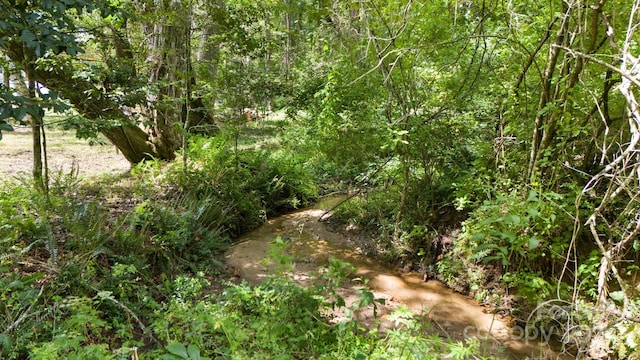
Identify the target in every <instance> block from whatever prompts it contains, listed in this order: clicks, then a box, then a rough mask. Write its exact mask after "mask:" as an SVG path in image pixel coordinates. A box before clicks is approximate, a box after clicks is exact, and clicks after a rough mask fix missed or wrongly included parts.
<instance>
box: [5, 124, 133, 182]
mask: <svg viewBox="0 0 640 360" xmlns="http://www.w3.org/2000/svg"><path fill="white" fill-rule="evenodd" d="M46 135H47V155H48V156H47V160H48V163H49V173H50V175H51V176H52V177H54V176H57V174H68V173H70V172H71V170H72V169H73V168H74V167H76V166H77V169H78V176H79V177H81V178H89V177H94V176H96V175H99V174H104V173H109V174H117V173H125V172H127V171H129V169H130V168H131V165H130V164H129V162H128V161H127V160H126V159H125V158H124V157H123V156H122V154H119V153H117V152H116V149H115V147H114V146H113V145H108V144H102V145H99V144H96V145H90V144H89V142H88V141H87V140H82V139H78V138H76V137H75V134H74V132H72V131H61V130H47V132H46ZM32 168H33V155H32V138H31V129H29V128H25V127H16V129H15V131H12V132H4V131H3V132H2V140H0V180H3V181H4V180H6V179H10V178H12V177H15V176H19V175H20V174H21V173H23V174H27V175H29V176H30V174H31V171H32Z"/></svg>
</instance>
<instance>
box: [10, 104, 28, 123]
mask: <svg viewBox="0 0 640 360" xmlns="http://www.w3.org/2000/svg"><path fill="white" fill-rule="evenodd" d="M25 115H27V109H26V108H24V107H19V108H17V109H15V110H14V111H13V118H14V119H16V120H22V118H24V117H25Z"/></svg>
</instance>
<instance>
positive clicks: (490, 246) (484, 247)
mask: <svg viewBox="0 0 640 360" xmlns="http://www.w3.org/2000/svg"><path fill="white" fill-rule="evenodd" d="M497 248H498V245H496V244H481V245H478V246H476V248H475V249H473V252H474V253H479V252H481V251H483V250H487V249H497Z"/></svg>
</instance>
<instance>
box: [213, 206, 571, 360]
mask: <svg viewBox="0 0 640 360" xmlns="http://www.w3.org/2000/svg"><path fill="white" fill-rule="evenodd" d="M330 205H331V201H329V202H324V203H321V204H319V205H317V206H316V207H314V208H309V209H305V210H301V211H297V212H294V213H291V214H287V215H283V216H280V217H277V218H274V219H271V220H269V221H267V222H266V223H265V224H264V225H262V226H260V227H259V228H257V229H255V230H253V231H251V232H249V233H247V234H245V235H244V236H242V237H241V238H240V239H238V240H239V241H238V243H237V244H236V245H234V246H232V247H231V248H230V249H229V251H228V252H227V254H226V255H225V257H226V262H227V266H228V267H229V268H231V269H232V271H233V273H234V274H236V275H237V276H238V277H239V278H241V279H244V280H246V281H248V282H250V283H253V284H258V283H260V282H262V281H263V280H265V279H267V278H268V277H270V276H272V275H273V273H274V271H275V270H274V269H273V267H271V266H268V265H267V264H266V263H265V261H264V259H265V258H267V256H268V254H269V251H270V245H269V243H270V242H271V241H273V240H274V239H275V238H276V237H281V238H282V239H283V240H284V241H285V242H287V243H288V244H289V245H288V248H287V249H288V252H289V253H290V254H291V255H292V256H293V261H294V267H293V270H292V273H291V274H290V275H291V276H292V277H293V278H294V280H296V281H297V282H298V283H299V284H301V285H305V284H306V283H308V281H309V279H311V278H313V276H314V275H315V274H317V272H318V270H319V269H320V268H322V267H323V266H326V265H327V264H328V262H329V260H330V259H331V258H336V259H338V260H340V261H343V262H348V263H350V264H351V265H353V266H354V267H355V268H356V271H355V273H354V274H353V278H361V279H367V280H368V284H367V286H368V287H369V288H370V290H371V292H372V293H373V294H374V296H375V298H378V299H384V304H382V305H380V304H378V305H377V308H376V311H377V318H376V317H374V309H373V305H370V306H368V307H367V308H364V309H362V310H361V311H359V312H358V313H357V315H356V316H357V319H358V320H359V321H360V323H361V324H362V325H363V326H365V327H367V328H371V327H373V326H378V324H379V326H380V327H381V328H382V329H390V328H393V327H394V323H393V322H392V321H391V320H389V319H388V315H389V314H390V313H391V312H392V311H393V310H394V309H395V308H397V307H398V306H400V305H401V304H404V305H406V306H407V307H408V308H409V309H411V310H412V311H413V312H415V313H416V314H422V315H424V316H426V317H427V318H428V319H429V321H430V322H431V323H432V324H433V327H432V328H433V331H434V332H437V333H438V334H439V335H440V336H443V337H446V338H449V339H452V340H464V339H467V338H469V337H477V338H478V339H480V340H481V343H482V347H483V349H485V351H486V352H487V354H491V355H493V356H499V357H504V358H508V359H524V358H530V359H556V358H562V359H571V358H572V357H570V356H564V355H559V354H557V353H556V352H555V351H553V350H551V349H550V348H549V347H548V346H546V345H544V344H540V343H538V341H537V340H531V339H526V338H523V336H521V332H520V331H519V329H518V328H514V327H512V326H511V321H510V320H509V319H508V318H504V317H501V316H499V315H496V314H492V313H491V312H490V311H489V309H488V308H486V307H484V306H481V305H480V304H478V303H476V302H475V301H472V300H470V299H467V298H466V297H464V296H463V295H461V294H459V293H456V292H454V291H453V290H451V289H449V288H447V287H446V286H444V285H443V284H442V283H440V282H438V281H435V280H429V281H426V282H425V281H423V276H422V274H419V273H416V272H401V271H398V270H397V269H394V268H392V267H390V266H389V265H388V264H385V263H383V262H381V261H378V260H374V259H371V258H367V257H365V256H362V255H360V254H359V253H358V252H357V251H356V250H354V249H353V248H352V247H350V246H349V243H350V242H349V239H348V238H346V237H345V235H344V234H339V233H336V232H332V231H330V230H329V228H328V227H327V225H326V224H325V223H323V222H320V221H319V219H320V217H321V216H323V214H325V212H326V210H325V209H327V208H330ZM356 285H361V283H360V282H358V283H353V282H351V281H347V282H346V283H345V284H343V285H342V286H341V287H340V288H339V289H338V293H339V294H340V295H341V296H342V297H343V298H344V299H345V301H346V303H347V306H349V305H350V304H352V303H354V302H357V301H359V298H358V291H356V290H355V289H354V288H353V287H354V286H356ZM334 315H336V316H337V318H338V319H339V318H340V316H341V315H340V314H339V313H338V314H334ZM378 321H379V323H378Z"/></svg>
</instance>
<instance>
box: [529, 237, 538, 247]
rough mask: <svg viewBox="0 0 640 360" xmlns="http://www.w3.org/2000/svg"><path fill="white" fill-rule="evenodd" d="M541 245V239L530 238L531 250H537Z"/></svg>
mask: <svg viewBox="0 0 640 360" xmlns="http://www.w3.org/2000/svg"><path fill="white" fill-rule="evenodd" d="M539 245H540V239H538V238H537V237H535V236H534V237H531V238H529V250H533V249H536V248H537V247H538V246H539Z"/></svg>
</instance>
